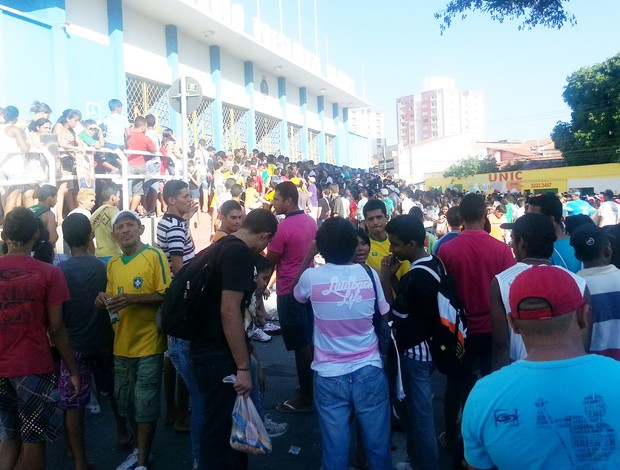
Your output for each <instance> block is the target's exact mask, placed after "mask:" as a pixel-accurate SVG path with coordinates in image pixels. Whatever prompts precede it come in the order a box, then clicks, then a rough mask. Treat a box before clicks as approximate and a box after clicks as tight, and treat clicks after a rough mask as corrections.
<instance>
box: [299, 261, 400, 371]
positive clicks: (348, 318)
mask: <svg viewBox="0 0 620 470" xmlns="http://www.w3.org/2000/svg"><path fill="white" fill-rule="evenodd" d="M372 273H373V276H374V278H375V284H376V285H377V294H378V298H377V299H378V305H379V311H380V312H381V314H383V315H384V314H386V313H387V312H388V311H389V309H390V306H389V305H388V303H387V302H386V301H385V297H384V296H383V290H382V289H381V283H380V281H379V277H378V276H377V273H376V272H375V271H374V270H373V271H372ZM293 293H294V295H295V299H296V300H297V301H298V302H301V303H306V302H308V301H310V302H312V309H313V310H314V336H313V342H314V360H313V361H312V369H313V370H315V371H316V372H317V373H318V374H319V375H320V376H321V377H336V376H340V375H345V374H350V373H352V372H354V371H356V370H357V369H361V368H362V367H365V366H368V365H372V366H376V367H383V365H382V362H381V356H380V354H379V349H378V343H379V341H378V339H377V335H376V334H375V330H374V327H373V325H372V317H373V314H374V311H375V292H374V289H373V286H372V281H371V280H370V276H368V273H367V272H366V270H365V269H364V268H363V267H362V266H360V265H359V264H348V265H338V264H331V263H327V264H325V265H324V266H321V267H319V268H313V269H308V270H306V271H305V272H304V273H303V274H302V276H301V278H300V280H299V282H298V283H297V285H296V286H295V289H294V291H293Z"/></svg>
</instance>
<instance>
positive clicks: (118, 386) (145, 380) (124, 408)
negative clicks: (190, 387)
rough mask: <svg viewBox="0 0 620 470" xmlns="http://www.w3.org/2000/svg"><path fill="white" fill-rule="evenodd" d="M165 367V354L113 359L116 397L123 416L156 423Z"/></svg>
mask: <svg viewBox="0 0 620 470" xmlns="http://www.w3.org/2000/svg"><path fill="white" fill-rule="evenodd" d="M163 367H164V356H163V354H153V355H152V356H144V357H122V356H114V396H115V397H116V400H117V401H118V412H119V414H120V415H121V416H122V417H124V418H133V419H134V420H135V421H136V422H138V423H148V422H152V421H157V419H158V418H159V413H160V399H161V380H162V379H161V377H162V370H163Z"/></svg>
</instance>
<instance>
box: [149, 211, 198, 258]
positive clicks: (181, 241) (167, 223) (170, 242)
mask: <svg viewBox="0 0 620 470" xmlns="http://www.w3.org/2000/svg"><path fill="white" fill-rule="evenodd" d="M157 244H158V245H159V248H161V250H162V251H163V252H164V253H165V254H166V258H168V263H170V259H171V257H172V256H183V265H185V264H186V263H187V262H188V261H189V260H190V259H192V258H193V257H194V255H195V248H194V241H193V240H192V238H191V237H190V235H189V230H188V228H187V221H186V220H185V219H183V218H182V217H178V216H176V215H172V214H165V215H164V216H163V217H162V219H161V220H160V221H159V223H158V224H157Z"/></svg>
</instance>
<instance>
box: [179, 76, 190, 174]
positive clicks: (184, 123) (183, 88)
mask: <svg viewBox="0 0 620 470" xmlns="http://www.w3.org/2000/svg"><path fill="white" fill-rule="evenodd" d="M181 123H182V124H181V125H182V126H183V130H182V133H181V139H182V142H183V147H182V149H181V156H182V157H181V158H182V159H181V165H183V167H182V168H183V181H185V182H186V183H187V181H189V178H188V175H187V152H188V151H189V137H188V135H187V127H188V119H187V81H186V80H185V75H181Z"/></svg>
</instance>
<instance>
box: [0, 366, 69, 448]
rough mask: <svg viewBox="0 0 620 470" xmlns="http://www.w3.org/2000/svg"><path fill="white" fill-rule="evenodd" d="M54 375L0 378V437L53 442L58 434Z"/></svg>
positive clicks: (60, 418)
mask: <svg viewBox="0 0 620 470" xmlns="http://www.w3.org/2000/svg"><path fill="white" fill-rule="evenodd" d="M55 384H56V376H55V375H54V374H40V375H26V376H24V377H9V378H0V430H1V432H0V436H1V435H5V436H7V437H8V438H9V439H13V438H15V437H17V436H18V434H19V436H20V437H21V440H22V442H23V443H34V442H45V441H53V440H54V439H56V438H57V437H58V436H60V434H61V433H62V411H61V410H60V408H59V407H58V406H57V402H58V394H57V393H55V389H54V386H55Z"/></svg>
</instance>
